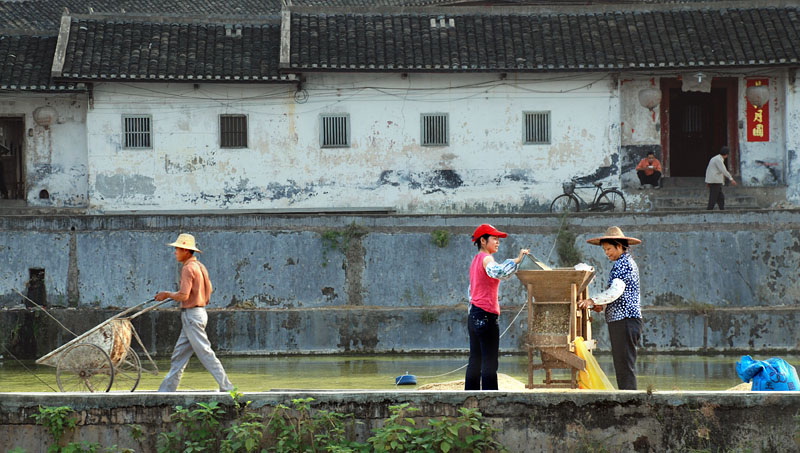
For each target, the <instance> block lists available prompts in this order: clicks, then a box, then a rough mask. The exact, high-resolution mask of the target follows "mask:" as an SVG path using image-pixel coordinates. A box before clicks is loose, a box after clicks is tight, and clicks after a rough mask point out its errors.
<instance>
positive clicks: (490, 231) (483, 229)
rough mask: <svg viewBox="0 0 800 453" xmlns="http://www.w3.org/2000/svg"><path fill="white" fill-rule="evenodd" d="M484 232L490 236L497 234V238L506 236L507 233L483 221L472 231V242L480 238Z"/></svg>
mask: <svg viewBox="0 0 800 453" xmlns="http://www.w3.org/2000/svg"><path fill="white" fill-rule="evenodd" d="M484 234H489V235H492V236H497V237H499V238H504V237H508V233H503V232H502V231H500V230H498V229H497V228H495V227H493V226H491V225H489V224H488V223H484V224H482V225H481V226H479V227H478V228H476V229H475V232H474V233H472V242H475V241H477V240H478V239H480V238H481V236H483V235H484Z"/></svg>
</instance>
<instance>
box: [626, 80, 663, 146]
mask: <svg viewBox="0 0 800 453" xmlns="http://www.w3.org/2000/svg"><path fill="white" fill-rule="evenodd" d="M647 87H655V88H657V89H660V81H659V78H658V77H655V78H646V79H644V78H641V77H638V78H637V77H636V76H624V77H623V78H622V80H621V81H620V90H619V99H620V130H621V140H622V146H629V145H660V144H661V124H660V123H661V114H660V109H659V106H656V107H655V108H654V109H653V110H652V111H650V110H648V109H646V108H645V107H642V105H641V104H640V103H639V91H640V90H642V89H644V88H647Z"/></svg>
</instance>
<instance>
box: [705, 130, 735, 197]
mask: <svg viewBox="0 0 800 453" xmlns="http://www.w3.org/2000/svg"><path fill="white" fill-rule="evenodd" d="M728 154H730V151H729V150H728V147H727V146H723V147H722V149H720V150H719V154H717V155H716V156H714V157H712V158H711V160H710V161H708V167H706V186H708V207H706V209H707V210H709V211H711V210H713V209H714V205H715V204H717V205H719V209H720V211H722V210H724V209H725V195H723V194H722V185H723V184H725V179H728V180H730V182H731V185H733V186H735V185H736V181H734V179H733V176H731V174H730V173H728V169H727V168H725V159H727V158H728Z"/></svg>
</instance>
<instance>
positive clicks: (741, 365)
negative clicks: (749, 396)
mask: <svg viewBox="0 0 800 453" xmlns="http://www.w3.org/2000/svg"><path fill="white" fill-rule="evenodd" d="M736 373H737V374H738V375H739V377H740V378H742V380H743V381H744V382H750V380H751V379H752V380H753V388H752V390H754V391H764V390H767V391H769V390H772V391H785V390H800V379H798V378H797V370H796V369H795V368H794V367H793V366H792V365H790V364H789V362H787V361H785V360H783V359H780V358H777V357H773V358H771V359H768V360H753V358H752V357H750V356H749V355H744V356H742V360H741V362H736Z"/></svg>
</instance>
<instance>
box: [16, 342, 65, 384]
mask: <svg viewBox="0 0 800 453" xmlns="http://www.w3.org/2000/svg"><path fill="white" fill-rule="evenodd" d="M3 350H4V351H6V354H8V355H10V356H11V358H13V359H14V360H16V361H17V363H19V364H20V365H22V368H25V371H27V372H28V373H30V374H32V375H33V377H35V378H36V379H38V380H39V382H41V383H42V384H44V385H46V386H47V387H48V388H50V390H52V391H54V392H57V391H58V390H56V389H54V388H53V387H52V386H51V385H50V384H48V383H47V382H45V381H44V380H42V378H40V377H39V376H38V375H37V374H36V373H34V372H33V371H31V370H30V368H28V367H26V366H25V364H24V363H22V361H21V360H20V359H18V358H17V356H15V355H14V354H12V353H11V351H9V350H8V348H6V345H3Z"/></svg>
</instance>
